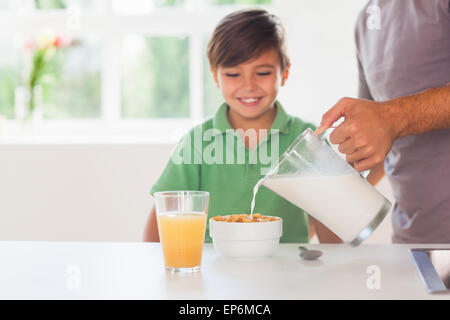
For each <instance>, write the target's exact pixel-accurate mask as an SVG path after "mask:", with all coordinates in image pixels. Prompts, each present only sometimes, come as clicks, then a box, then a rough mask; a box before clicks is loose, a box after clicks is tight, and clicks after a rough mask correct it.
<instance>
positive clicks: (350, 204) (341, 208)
mask: <svg viewBox="0 0 450 320" xmlns="http://www.w3.org/2000/svg"><path fill="white" fill-rule="evenodd" d="M263 182H264V183H263ZM261 184H264V186H266V187H267V188H269V189H271V190H272V191H274V192H275V193H277V194H279V195H280V196H281V197H283V198H284V199H286V200H288V201H289V202H291V203H292V204H294V205H296V206H297V207H299V208H302V209H303V210H305V211H306V212H307V213H308V214H310V215H311V216H313V217H314V218H316V219H317V220H319V221H320V222H322V223H323V224H324V225H326V226H327V227H328V228H329V229H330V230H332V231H333V232H334V233H336V234H337V235H338V236H339V237H340V238H341V239H342V240H343V241H344V242H350V241H352V240H354V239H355V238H356V237H357V236H358V235H359V234H360V232H361V231H362V230H363V229H364V228H365V227H366V226H368V225H369V224H370V222H371V221H372V220H373V219H374V218H375V216H376V215H377V213H378V212H379V211H380V210H381V208H382V206H383V204H384V202H385V199H384V197H383V196H382V195H381V194H380V193H379V192H377V191H376V190H374V189H373V187H372V186H371V185H370V184H369V183H368V182H366V181H365V180H363V179H361V177H360V176H359V174H358V173H352V174H347V175H340V176H316V177H301V176H290V177H279V176H275V177H270V178H268V179H266V180H264V179H261V180H259V181H258V182H257V183H256V185H255V187H254V189H253V199H252V203H251V213H252V214H253V210H254V206H255V196H256V193H257V192H258V189H259V187H260V186H261ZM272 214H273V215H277V213H275V212H273V213H272Z"/></svg>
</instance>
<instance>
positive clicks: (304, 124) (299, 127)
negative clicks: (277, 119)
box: [288, 115, 317, 135]
mask: <svg viewBox="0 0 450 320" xmlns="http://www.w3.org/2000/svg"><path fill="white" fill-rule="evenodd" d="M288 125H289V131H290V132H292V133H293V134H296V135H299V134H300V133H302V132H303V131H305V130H306V129H307V128H310V129H312V130H316V129H317V126H316V125H314V124H313V123H311V122H308V121H304V120H302V119H300V118H299V117H296V116H292V115H289V124H288Z"/></svg>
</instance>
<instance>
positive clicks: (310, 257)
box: [298, 247, 323, 261]
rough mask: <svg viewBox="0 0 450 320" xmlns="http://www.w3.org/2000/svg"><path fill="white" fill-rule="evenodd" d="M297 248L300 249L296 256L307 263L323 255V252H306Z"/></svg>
mask: <svg viewBox="0 0 450 320" xmlns="http://www.w3.org/2000/svg"><path fill="white" fill-rule="evenodd" d="M298 248H299V249H300V253H299V254H298V255H299V256H300V258H302V259H303V260H308V261H312V260H317V259H319V258H320V257H321V256H322V254H323V252H322V251H320V250H308V249H306V248H305V247H298Z"/></svg>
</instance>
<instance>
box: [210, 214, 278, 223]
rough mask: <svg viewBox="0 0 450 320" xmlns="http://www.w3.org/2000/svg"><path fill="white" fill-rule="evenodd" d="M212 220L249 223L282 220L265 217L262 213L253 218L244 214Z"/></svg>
mask: <svg viewBox="0 0 450 320" xmlns="http://www.w3.org/2000/svg"><path fill="white" fill-rule="evenodd" d="M212 220H214V221H221V222H241V223H249V222H270V221H276V220H280V218H278V217H271V216H263V215H262V214H260V213H254V214H253V216H252V215H250V214H247V213H242V214H229V215H225V216H215V217H213V218H212Z"/></svg>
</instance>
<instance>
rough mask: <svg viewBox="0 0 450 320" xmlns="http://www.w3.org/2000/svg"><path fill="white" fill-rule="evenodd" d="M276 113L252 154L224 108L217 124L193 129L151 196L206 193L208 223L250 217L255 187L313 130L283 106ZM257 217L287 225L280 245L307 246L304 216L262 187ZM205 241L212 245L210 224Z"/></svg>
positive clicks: (212, 121) (210, 122)
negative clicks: (218, 217)
mask: <svg viewBox="0 0 450 320" xmlns="http://www.w3.org/2000/svg"><path fill="white" fill-rule="evenodd" d="M274 107H275V108H277V113H276V116H275V119H274V121H273V123H272V127H271V129H270V130H268V131H267V134H266V135H265V137H264V138H263V139H261V140H260V142H259V144H258V146H257V147H255V148H254V149H253V150H251V151H250V150H249V149H248V148H247V147H245V145H244V142H243V141H242V138H241V137H240V136H239V134H238V132H236V131H235V130H233V129H232V127H231V125H230V123H229V121H228V118H227V112H228V106H227V105H226V104H225V103H224V104H222V105H221V106H220V108H219V109H218V110H217V112H216V114H215V115H214V117H213V118H210V119H208V120H206V121H205V122H203V123H202V124H200V125H198V126H196V127H194V128H193V129H191V130H190V131H189V133H188V134H187V135H185V136H184V137H183V138H182V139H181V140H180V142H179V143H178V144H177V146H176V147H175V149H174V151H173V153H172V155H171V158H170V160H169V162H168V163H167V165H166V167H165V169H164V171H163V173H162V174H161V176H160V178H159V179H158V181H157V182H156V183H155V184H154V185H153V187H152V189H151V191H150V193H151V194H152V195H153V194H154V193H155V192H158V191H170V190H172V191H174V190H200V191H208V192H209V193H210V201H209V208H208V217H209V218H210V217H214V216H216V215H227V214H241V213H250V205H251V201H252V197H253V188H254V186H255V184H256V182H258V180H259V179H261V178H262V177H263V176H264V174H265V172H267V169H268V168H269V167H270V166H271V165H272V164H275V163H274V162H275V161H276V160H278V159H279V156H280V155H281V154H282V153H283V152H284V151H285V150H286V149H287V148H288V146H289V145H290V144H291V143H292V141H293V140H294V139H295V138H297V137H298V135H300V134H301V133H302V132H303V131H304V130H305V129H306V128H312V129H314V130H315V126H314V125H312V124H311V123H306V122H303V121H302V120H300V119H299V118H296V117H292V116H289V115H288V114H287V113H286V112H285V111H284V109H283V107H282V106H281V104H280V103H279V102H276V103H275V105H274ZM247 133H248V132H247ZM248 136H251V134H248ZM264 170H266V171H264ZM254 212H255V213H261V214H264V215H272V216H279V217H281V218H282V219H283V236H282V237H281V239H280V242H284V243H289V242H290V243H307V242H308V241H309V231H308V219H307V215H306V213H305V212H304V211H303V210H301V209H300V208H298V207H296V206H294V205H293V204H291V203H290V202H288V201H287V200H285V199H283V198H282V197H280V196H279V195H277V194H276V193H274V192H272V191H271V190H269V189H267V188H266V187H264V186H261V187H260V188H259V191H258V193H257V196H256V202H255V211H254ZM205 241H206V242H211V238H210V236H209V224H208V225H207V227H206V235H205Z"/></svg>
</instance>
